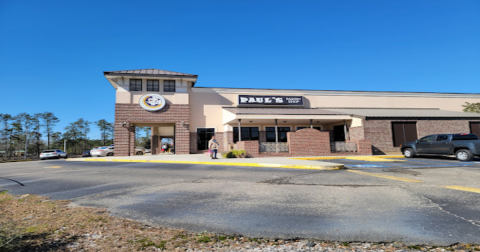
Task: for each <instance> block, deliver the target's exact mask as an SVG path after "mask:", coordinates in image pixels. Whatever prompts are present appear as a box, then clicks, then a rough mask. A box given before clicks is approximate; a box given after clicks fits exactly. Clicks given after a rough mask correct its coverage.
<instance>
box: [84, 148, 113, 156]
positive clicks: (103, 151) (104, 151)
mask: <svg viewBox="0 0 480 252" xmlns="http://www.w3.org/2000/svg"><path fill="white" fill-rule="evenodd" d="M113 154H114V147H108V146H104V147H100V148H94V149H92V150H91V151H90V155H92V157H105V156H113Z"/></svg>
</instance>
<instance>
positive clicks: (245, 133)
mask: <svg viewBox="0 0 480 252" xmlns="http://www.w3.org/2000/svg"><path fill="white" fill-rule="evenodd" d="M259 139H260V138H259V132H258V127H242V141H249V140H259ZM233 142H234V143H236V142H238V127H233Z"/></svg>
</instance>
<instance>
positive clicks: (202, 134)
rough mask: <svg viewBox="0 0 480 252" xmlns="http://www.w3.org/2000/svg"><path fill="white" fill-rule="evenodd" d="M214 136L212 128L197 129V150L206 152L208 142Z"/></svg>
mask: <svg viewBox="0 0 480 252" xmlns="http://www.w3.org/2000/svg"><path fill="white" fill-rule="evenodd" d="M214 135H215V129H214V128H198V129H197V150H208V141H210V139H212V136H214Z"/></svg>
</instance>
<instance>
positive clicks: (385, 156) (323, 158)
mask: <svg viewBox="0 0 480 252" xmlns="http://www.w3.org/2000/svg"><path fill="white" fill-rule="evenodd" d="M361 157H369V158H404V156H403V155H384V156H381V155H375V156H373V155H372V156H338V157H304V158H291V159H298V160H329V159H350V158H361Z"/></svg>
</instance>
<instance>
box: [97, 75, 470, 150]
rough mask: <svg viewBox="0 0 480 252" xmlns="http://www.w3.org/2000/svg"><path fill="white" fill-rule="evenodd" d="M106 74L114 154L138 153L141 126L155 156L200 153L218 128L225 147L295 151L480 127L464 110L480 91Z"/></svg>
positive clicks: (380, 143)
mask: <svg viewBox="0 0 480 252" xmlns="http://www.w3.org/2000/svg"><path fill="white" fill-rule="evenodd" d="M104 74H105V77H106V78H107V80H108V81H109V82H110V84H111V85H112V86H113V87H114V88H115V90H116V104H115V141H114V143H115V155H116V156H129V155H135V154H137V153H136V151H135V147H137V146H135V145H136V142H135V135H136V134H135V133H136V131H137V130H138V129H139V128H140V127H141V128H145V127H146V128H149V129H150V145H151V153H152V155H157V154H161V148H162V145H164V144H168V145H171V146H172V147H171V150H172V151H171V152H170V153H171V154H172V153H175V154H191V153H202V152H205V151H207V149H208V146H207V145H208V144H207V143H208V140H210V138H211V137H212V136H213V135H214V136H215V137H216V140H217V141H218V142H219V146H220V147H219V151H220V152H223V151H228V150H230V149H234V148H236V149H245V150H247V152H249V153H250V154H251V155H252V156H255V157H264V156H291V157H293V156H335V155H345V154H348V155H371V154H372V153H373V154H382V153H389V152H396V151H399V147H398V146H399V144H400V142H402V141H406V140H411V138H412V137H418V138H420V137H423V136H426V135H429V134H438V133H470V132H472V133H477V134H480V114H476V113H464V112H462V105H464V104H465V103H466V102H470V103H476V102H480V95H479V94H446V93H408V92H358V91H357V92H352V91H322V90H266V89H236V88H202V87H195V86H194V85H195V83H196V81H197V75H192V74H185V73H179V72H171V71H164V70H158V69H142V70H127V71H111V72H104ZM142 132H143V131H142ZM165 141H168V142H165Z"/></svg>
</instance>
